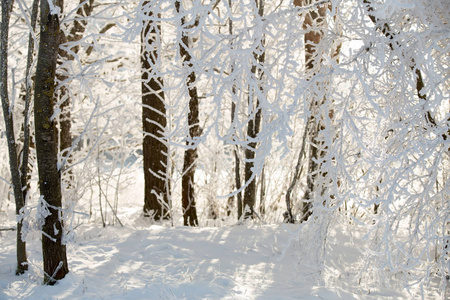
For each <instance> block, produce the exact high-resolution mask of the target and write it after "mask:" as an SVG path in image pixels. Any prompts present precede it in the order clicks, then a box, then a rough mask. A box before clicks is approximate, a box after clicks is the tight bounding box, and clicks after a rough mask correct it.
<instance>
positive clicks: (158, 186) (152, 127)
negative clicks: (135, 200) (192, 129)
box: [141, 1, 170, 220]
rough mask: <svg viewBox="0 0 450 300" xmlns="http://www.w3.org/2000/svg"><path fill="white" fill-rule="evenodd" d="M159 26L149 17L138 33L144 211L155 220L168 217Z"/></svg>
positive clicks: (164, 114) (146, 12)
mask: <svg viewBox="0 0 450 300" xmlns="http://www.w3.org/2000/svg"><path fill="white" fill-rule="evenodd" d="M149 5H150V2H149V1H146V2H144V3H143V7H144V8H146V7H147V9H144V13H145V15H146V16H148V17H149V18H151V17H152V15H153V12H152V11H151V8H150V6H149ZM160 34H161V26H160V25H159V24H155V23H154V22H153V21H151V20H150V19H146V20H145V21H144V26H143V29H142V34H141V66H142V67H141V70H142V123H143V129H144V142H143V153H144V178H145V193H144V195H145V196H144V197H145V198H144V215H145V216H150V217H153V218H154V219H155V220H161V219H169V218H170V210H169V198H168V193H169V191H168V189H169V187H168V184H167V180H168V179H167V176H166V173H167V164H168V153H167V151H168V148H167V145H166V142H165V137H164V131H165V128H166V124H167V117H166V107H165V102H164V91H163V86H164V84H163V79H162V78H161V77H159V76H158V74H157V72H158V69H157V65H158V59H159V58H158V57H159V54H158V50H159V49H158V47H159V46H160V43H159V40H160Z"/></svg>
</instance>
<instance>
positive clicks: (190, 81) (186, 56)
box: [175, 1, 201, 226]
mask: <svg viewBox="0 0 450 300" xmlns="http://www.w3.org/2000/svg"><path fill="white" fill-rule="evenodd" d="M175 6H176V9H177V12H178V13H180V11H181V3H180V2H179V1H176V2H175ZM185 23H186V22H185V17H184V16H183V17H181V26H182V27H184V26H185ZM189 50H190V49H189V36H188V35H187V33H186V32H185V31H184V30H183V34H182V36H181V42H180V56H181V57H182V58H183V67H184V68H185V69H186V70H190V72H189V75H188V76H187V79H186V86H187V88H188V93H189V112H188V126H189V136H188V138H187V139H186V146H187V149H186V151H185V152H184V164H183V177H182V179H181V188H182V192H181V193H182V206H183V219H184V225H185V226H198V218H197V208H196V204H195V190H194V176H195V168H196V161H197V142H196V139H197V138H198V137H199V136H200V134H201V129H200V124H199V122H200V121H199V99H198V93H197V87H196V86H195V80H196V75H195V72H194V71H192V67H193V65H192V56H191V53H190V51H189Z"/></svg>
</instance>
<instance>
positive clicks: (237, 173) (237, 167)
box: [227, 0, 242, 221]
mask: <svg viewBox="0 0 450 300" xmlns="http://www.w3.org/2000/svg"><path fill="white" fill-rule="evenodd" d="M231 5H232V3H231V0H228V6H229V7H230V8H231ZM228 34H229V35H230V36H232V35H233V20H232V19H231V18H230V19H229V20H228ZM233 41H234V39H231V40H230V43H231V45H233ZM233 71H234V64H233V65H232V66H231V71H230V74H232V73H233ZM231 93H232V97H234V96H236V83H235V82H233V86H232V88H231ZM236 116H237V114H236V103H235V102H234V101H233V100H232V102H231V124H234V121H235V118H236ZM233 154H234V184H235V188H236V190H240V189H241V186H242V185H241V162H240V159H239V146H238V145H235V146H234V149H233ZM236 199H237V212H238V214H237V216H238V221H239V220H241V218H242V193H241V192H238V193H237V194H236ZM229 203H230V201H229ZM230 204H231V203H230ZM230 204H229V205H228V209H231V207H230ZM230 214H231V211H229V213H227V215H230Z"/></svg>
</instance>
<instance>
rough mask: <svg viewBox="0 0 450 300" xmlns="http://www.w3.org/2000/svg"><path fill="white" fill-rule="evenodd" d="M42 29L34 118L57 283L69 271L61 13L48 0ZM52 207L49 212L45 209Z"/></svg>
mask: <svg viewBox="0 0 450 300" xmlns="http://www.w3.org/2000/svg"><path fill="white" fill-rule="evenodd" d="M40 8H41V13H40V17H41V29H40V42H39V53H38V58H37V59H38V61H37V65H36V82H35V93H34V103H35V105H34V118H35V135H36V152H37V162H38V170H39V190H40V194H41V201H40V209H41V211H42V212H43V214H42V215H41V216H40V217H42V218H44V225H43V227H42V254H43V260H44V283H45V284H49V285H53V284H55V283H56V281H57V280H60V279H62V278H64V277H65V275H66V274H67V273H68V272H69V268H68V265H67V256H66V245H65V244H64V243H63V240H62V239H63V233H64V232H63V230H64V229H63V221H62V210H61V207H62V200H61V174H60V170H59V168H58V165H57V163H58V137H57V128H56V121H55V120H54V118H53V115H54V105H55V95H54V91H55V72H56V63H57V54H58V49H59V44H60V27H59V19H58V15H57V14H52V12H51V11H50V7H49V2H48V0H41V6H40ZM45 211H48V212H47V213H44V212H45Z"/></svg>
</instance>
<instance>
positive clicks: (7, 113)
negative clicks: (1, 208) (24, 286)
mask: <svg viewBox="0 0 450 300" xmlns="http://www.w3.org/2000/svg"><path fill="white" fill-rule="evenodd" d="M12 4H13V1H12V0H11V1H7V0H3V1H2V23H1V57H0V67H1V99H2V109H3V117H4V120H5V127H6V138H7V141H8V153H9V167H10V171H11V179H12V185H13V191H14V199H15V204H16V215H17V216H19V214H20V210H21V209H22V208H23V207H24V206H25V199H24V197H23V195H24V194H23V190H22V181H21V180H22V178H21V174H20V170H19V161H18V156H17V147H16V146H17V145H16V140H15V135H14V120H13V113H12V111H11V107H10V104H9V97H8V40H9V21H10V16H11V10H12ZM16 251H17V252H16V254H17V270H16V274H22V273H24V272H25V271H26V270H28V264H27V254H26V244H25V242H24V241H23V240H22V221H19V222H17V248H16Z"/></svg>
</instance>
